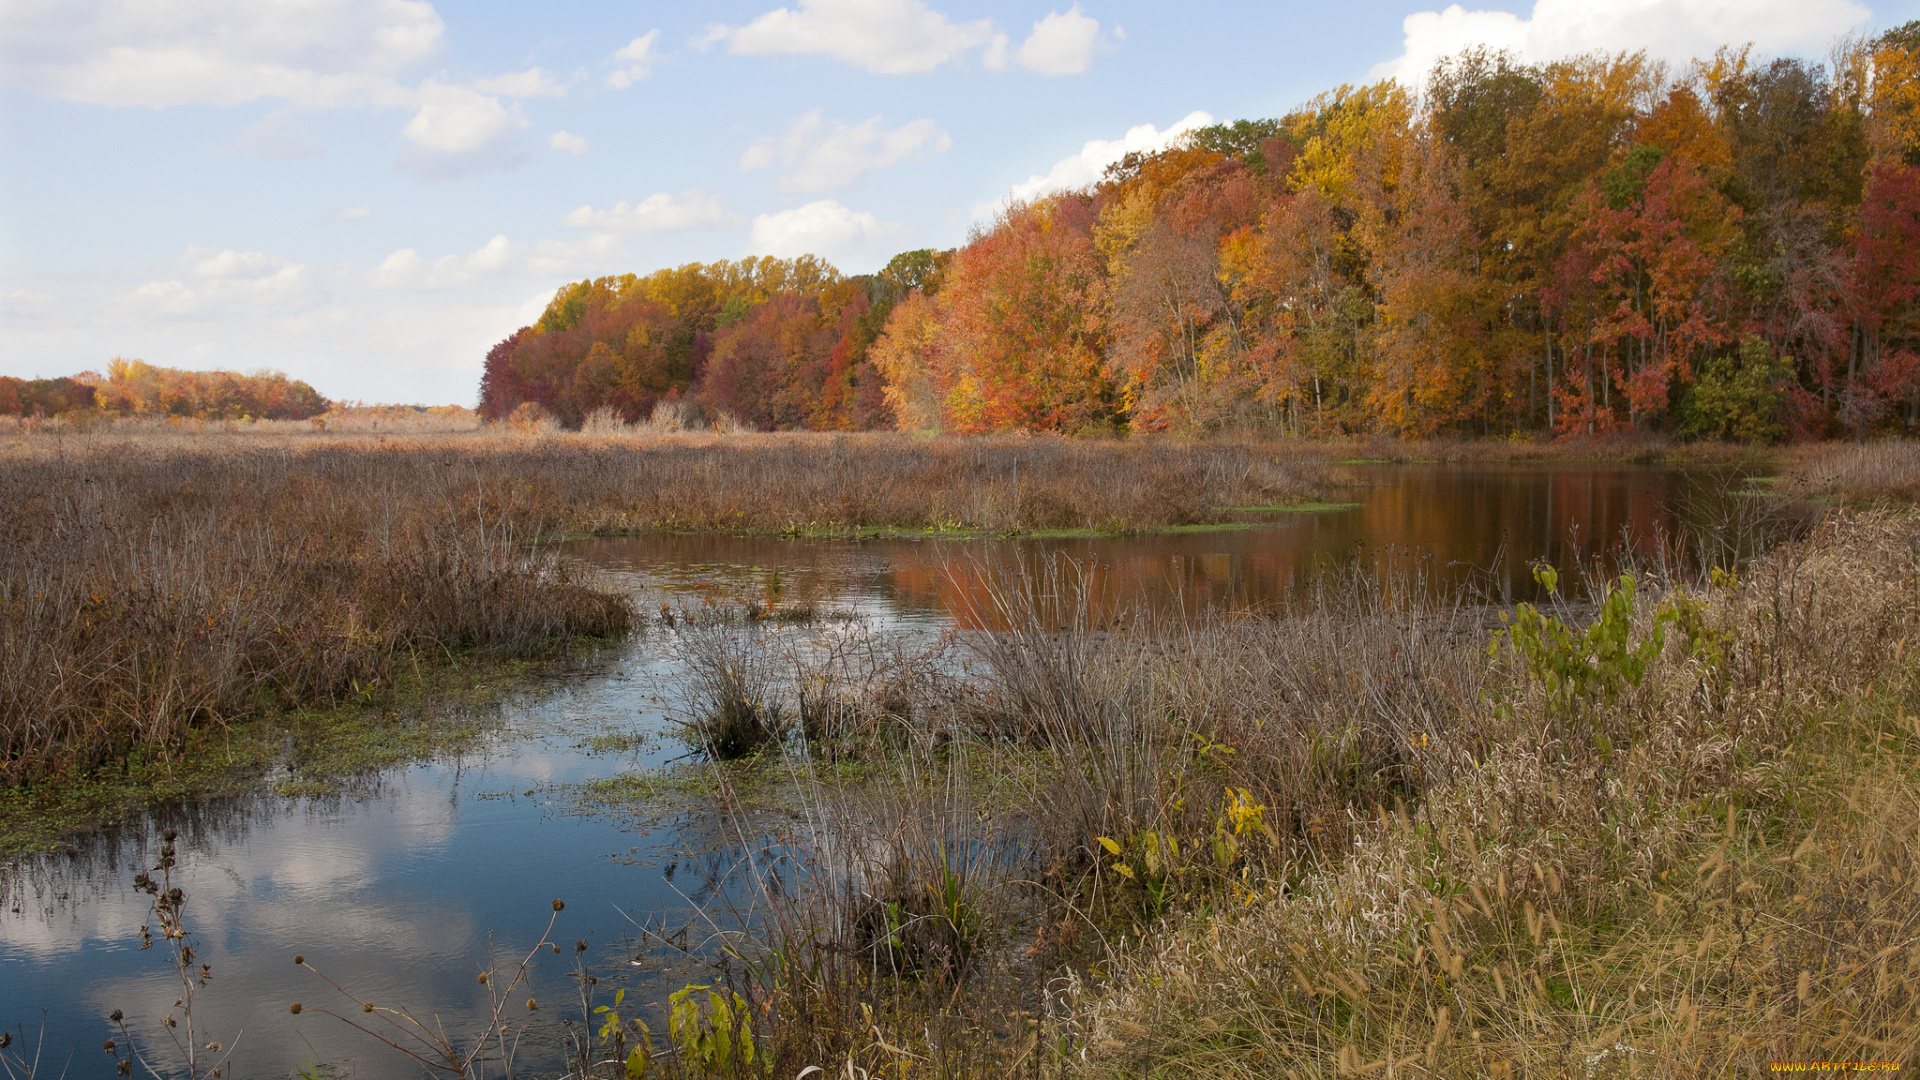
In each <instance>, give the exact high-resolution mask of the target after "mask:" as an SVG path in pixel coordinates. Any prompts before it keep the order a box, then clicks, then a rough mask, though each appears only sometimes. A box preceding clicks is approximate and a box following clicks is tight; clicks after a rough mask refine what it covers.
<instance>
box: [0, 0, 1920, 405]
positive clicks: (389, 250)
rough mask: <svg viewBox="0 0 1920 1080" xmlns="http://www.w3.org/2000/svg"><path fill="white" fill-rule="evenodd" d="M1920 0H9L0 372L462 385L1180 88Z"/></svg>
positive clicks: (1908, 7) (1116, 131) (1143, 141)
mask: <svg viewBox="0 0 1920 1080" xmlns="http://www.w3.org/2000/svg"><path fill="white" fill-rule="evenodd" d="M1913 18H1920V0H1903V2H1899V3H1893V2H1888V3H1881V4H1877V5H1874V6H1871V7H1869V6H1865V5H1863V4H1862V3H1859V2H1856V0H1538V2H1537V3H1534V4H1532V5H1531V6H1529V5H1527V4H1525V3H1520V4H1515V5H1513V6H1512V7H1511V9H1510V10H1492V9H1489V10H1474V9H1463V8H1462V7H1460V6H1458V5H1455V6H1452V7H1447V8H1444V9H1443V8H1441V7H1439V6H1438V5H1435V4H1433V3H1432V2H1431V0H1428V2H1427V3H1420V2H1417V0H1416V2H1384V0H1359V2H1349V3H1345V4H1329V3H1324V2H1322V3H1297V2H1291V0H1289V2H1276V3H1267V4H1190V5H1172V4H1166V3H1134V2H1109V0H1082V2H1081V3H1079V4H1062V3H1059V2H1057V0H1056V2H1051V3H1049V2H1044V0H1043V2H1038V3H1005V2H999V3H975V2H970V0H787V3H786V6H784V7H783V6H780V4H779V3H777V2H775V0H760V2H757V3H744V2H743V3H734V2H728V3H711V4H702V5H666V4H652V3H632V2H629V3H578V4H567V5H561V4H549V5H530V4H523V3H501V2H475V3H460V2H442V3H433V2H429V0H0V374H8V375H21V376H36V375H56V374H68V373H71V372H74V371H78V370H81V369H85V368H93V369H102V368H104V367H105V365H106V362H107V360H108V359H110V358H111V357H114V356H131V357H138V358H141V359H145V360H147V361H149V362H152V363H156V364H165V365H169V366H179V367H192V368H211V367H220V368H229V369H237V370H255V369H259V368H275V369H278V370H283V371H286V372H288V373H290V374H292V375H294V376H296V377H299V378H302V379H306V380H307V381H309V382H311V383H313V384H314V386H315V387H316V388H318V389H319V390H320V391H321V392H322V393H325V394H327V395H329V396H333V397H340V398H348V399H363V400H367V401H417V402H426V403H448V402H458V403H470V402H471V401H472V400H473V398H474V396H475V389H476V386H477V382H478V376H479V370H480V364H481V360H482V357H483V356H484V354H485V351H486V349H487V347H488V346H489V345H491V344H492V343H493V342H494V341H497V340H499V339H500V338H501V337H504V336H505V335H506V334H507V333H509V332H511V331H512V330H513V329H514V328H515V327H516V326H519V325H521V324H523V323H525V322H527V321H529V320H530V319H532V318H533V317H535V316H536V315H537V314H538V312H539V310H540V308H541V306H542V305H543V304H544V303H545V301H546V299H547V298H548V297H549V296H551V295H552V293H553V290H554V289H555V288H557V287H558V286H559V285H561V284H564V283H565V282H567V281H570V280H577V279H579V278H582V277H588V276H597V275H601V274H608V273H622V272H627V271H646V270H651V269H654V268H657V267H661V266H668V265H677V264H679V263H683V262H688V261H693V260H700V261H707V260H711V259H720V258H737V257H740V256H742V255H747V254H778V255H791V254H796V253H799V252H801V251H812V252H815V253H818V254H820V255H823V256H825V257H827V258H829V259H831V260H832V261H833V262H834V263H835V264H836V265H838V266H840V267H841V268H842V269H844V270H846V271H849V272H861V271H867V270H872V269H874V268H876V267H878V266H879V265H881V264H882V263H884V262H885V261H886V259H887V258H888V257H889V256H890V255H891V254H893V253H894V252H897V251H901V250H905V249H908V248H913V247H924V246H936V247H947V246H952V245H954V244H956V243H959V242H961V241H963V240H964V239H965V237H966V234H967V231H968V229H969V228H970V227H972V226H973V224H974V223H975V222H977V221H979V220H981V219H982V218H983V217H986V216H990V215H991V213H992V210H993V208H994V206H995V205H996V203H997V202H998V201H999V200H1002V199H1004V198H1006V197H1007V196H1008V195H1009V194H1010V193H1013V194H1029V195H1030V194H1037V193H1039V192H1042V191H1044V190H1047V189H1049V188H1056V187H1062V186H1077V185H1078V184H1081V183H1084V182H1086V181H1088V180H1090V179H1093V178H1094V177H1095V176H1097V175H1098V172H1099V170H1100V168H1101V167H1102V166H1104V164H1105V163H1106V162H1107V161H1109V160H1111V159H1113V158H1115V157H1117V156H1118V155H1119V154H1120V153H1122V152H1124V151H1125V150H1126V149H1128V148H1143V147H1152V146H1156V145H1159V144H1161V143H1162V142H1164V140H1165V139H1166V138H1168V137H1170V136H1171V135H1173V134H1175V133H1177V131H1178V130H1180V128H1181V125H1182V124H1183V122H1184V123H1189V124H1191V123H1198V122H1204V121H1205V120H1206V119H1208V118H1215V119H1221V120H1226V119H1233V118H1239V117H1259V116H1275V115H1279V114H1281V113H1284V112H1286V111H1287V110H1289V109H1291V108H1292V107H1294V106H1296V105H1298V104H1299V103H1300V102H1302V101H1304V100H1306V99H1307V98H1310V97H1312V96H1313V95H1315V94H1317V93H1320V92H1322V91H1324V90H1327V89H1330V88H1332V87H1334V86H1337V85H1339V84H1341V83H1357V82H1364V81H1370V80H1372V79H1375V78H1380V77H1384V76H1387V75H1399V76H1402V77H1408V78H1414V79H1417V76H1418V73H1419V72H1421V71H1424V70H1425V69H1426V67H1427V66H1428V65H1429V64H1430V62H1431V60H1432V58H1434V57H1437V56H1440V55H1445V54H1447V53H1450V52H1452V51H1454V50H1456V49H1457V48H1459V47H1461V46H1462V45H1465V44H1469V43H1475V42H1486V43H1491V44H1494V45H1497V46H1501V47H1508V48H1513V49H1515V50H1517V51H1519V52H1520V53H1522V54H1523V55H1525V56H1526V57H1528V58H1530V59H1551V58H1553V57H1556V56H1561V55H1566V54H1569V53H1575V52H1583V51H1589V50H1594V49H1607V50H1619V49H1637V48H1645V49H1647V50H1648V51H1649V52H1651V53H1652V54H1654V55H1655V56H1658V57H1662V58H1665V59H1668V60H1670V61H1672V62H1673V63H1675V64H1676V65H1678V64H1682V63H1684V61H1685V60H1687V59H1688V58H1690V57H1693V56H1698V55H1703V54H1705V53H1708V52H1711V50H1712V49H1713V48H1714V47H1715V46H1716V45H1718V44H1721V43H1724V42H1728V41H1736V42H1749V41H1750V42H1753V43H1754V44H1755V46H1756V47H1757V49H1758V50H1759V51H1760V52H1762V53H1764V54H1788V55H1799V56H1808V57H1816V58H1817V57H1820V56H1823V55H1824V54H1825V53H1826V52H1827V50H1828V49H1829V48H1830V47H1831V45H1832V44H1833V43H1834V42H1835V41H1836V40H1837V39H1838V38H1839V37H1840V36H1841V35H1843V34H1847V33H1871V32H1874V31H1876V30H1879V29H1883V28H1885V27H1887V26H1892V25H1897V24H1899V23H1902V22H1905V21H1907V20H1909V19H1913Z"/></svg>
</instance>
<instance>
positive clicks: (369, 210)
mask: <svg viewBox="0 0 1920 1080" xmlns="http://www.w3.org/2000/svg"><path fill="white" fill-rule="evenodd" d="M372 216H373V207H371V206H349V207H347V208H346V209H345V210H342V211H340V212H339V213H337V214H335V215H333V217H334V220H335V221H358V220H360V219H361V218H365V217H372Z"/></svg>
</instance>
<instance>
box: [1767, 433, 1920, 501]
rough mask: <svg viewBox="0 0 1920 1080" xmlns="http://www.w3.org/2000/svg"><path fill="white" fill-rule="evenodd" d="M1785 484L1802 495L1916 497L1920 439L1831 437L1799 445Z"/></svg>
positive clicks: (1863, 498)
mask: <svg viewBox="0 0 1920 1080" xmlns="http://www.w3.org/2000/svg"><path fill="white" fill-rule="evenodd" d="M1785 480H1786V484H1785V486H1786V489H1787V491H1788V492H1790V493H1792V494H1795V495H1800V496H1802V497H1808V496H1817V497H1825V498H1840V499H1851V500H1857V501H1866V500H1876V499H1891V500H1897V501H1904V502H1912V501H1914V500H1915V499H1920V443H1912V442H1878V443H1867V444H1858V445H1856V444H1852V443H1833V444H1827V445H1824V446H1820V447H1817V448H1809V449H1806V450H1802V451H1800V452H1799V454H1798V459H1797V460H1796V461H1795V462H1794V463H1793V466H1792V468H1790V469H1789V470H1788V473H1787V476H1786V478H1785Z"/></svg>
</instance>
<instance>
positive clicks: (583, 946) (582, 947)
mask: <svg viewBox="0 0 1920 1080" xmlns="http://www.w3.org/2000/svg"><path fill="white" fill-rule="evenodd" d="M573 951H574V952H577V953H583V952H586V951H587V939H586V938H581V939H580V940H579V941H576V942H574V943H573Z"/></svg>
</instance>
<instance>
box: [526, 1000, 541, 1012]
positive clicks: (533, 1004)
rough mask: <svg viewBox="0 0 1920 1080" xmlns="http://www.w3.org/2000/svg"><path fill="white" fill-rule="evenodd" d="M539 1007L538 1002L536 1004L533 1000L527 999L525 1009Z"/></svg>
mask: <svg viewBox="0 0 1920 1080" xmlns="http://www.w3.org/2000/svg"><path fill="white" fill-rule="evenodd" d="M539 1007H540V1003H539V1002H537V1001H535V1000H533V999H532V998H528V999H527V1008H528V1009H537V1008H539Z"/></svg>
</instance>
